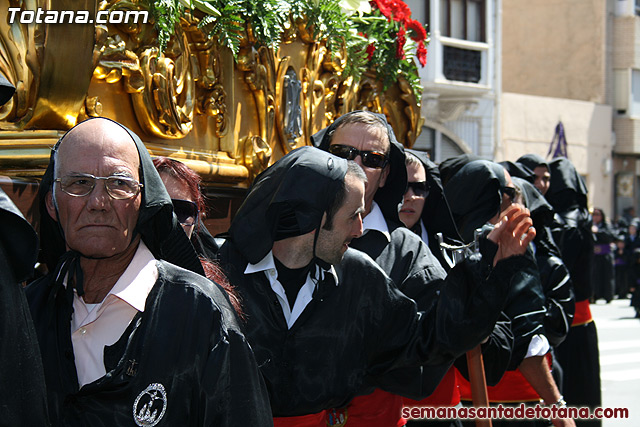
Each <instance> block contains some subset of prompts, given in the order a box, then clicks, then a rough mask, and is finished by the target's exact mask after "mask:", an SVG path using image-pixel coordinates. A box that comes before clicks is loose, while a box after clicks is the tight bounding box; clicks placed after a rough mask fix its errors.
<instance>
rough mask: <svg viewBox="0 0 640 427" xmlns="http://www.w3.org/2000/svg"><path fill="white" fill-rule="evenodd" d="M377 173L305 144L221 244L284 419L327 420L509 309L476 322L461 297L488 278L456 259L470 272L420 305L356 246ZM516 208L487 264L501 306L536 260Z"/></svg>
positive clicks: (473, 339) (255, 191)
mask: <svg viewBox="0 0 640 427" xmlns="http://www.w3.org/2000/svg"><path fill="white" fill-rule="evenodd" d="M367 178H368V177H367ZM365 182H366V179H365V175H364V173H363V172H362V171H359V167H358V166H357V165H355V164H354V162H349V161H347V160H345V159H341V158H339V157H336V156H333V155H331V154H329V153H326V152H323V151H320V150H317V149H315V148H312V147H302V148H299V149H297V150H294V151H292V152H291V153H289V154H288V155H286V156H285V157H283V158H282V159H280V160H279V161H278V162H276V163H275V164H273V165H272V166H271V167H270V168H268V169H267V170H266V171H265V172H263V173H262V174H260V175H259V176H258V177H257V178H256V180H255V181H254V183H253V186H252V187H251V190H250V192H249V194H248V195H247V198H246V199H245V201H244V203H243V204H242V206H241V207H240V209H239V210H238V213H237V215H236V217H235V218H234V219H233V222H232V223H231V228H230V229H229V239H228V240H227V241H226V243H225V244H224V245H223V246H222V248H221V250H220V261H221V264H222V266H223V268H224V269H225V271H226V272H227V274H228V277H229V280H230V282H231V283H233V284H234V285H235V286H236V287H237V289H238V291H239V293H240V294H241V296H242V299H243V302H244V308H245V312H246V315H247V319H248V321H247V324H246V333H247V336H248V339H249V342H250V343H251V345H252V347H253V349H254V351H255V354H256V359H257V361H258V365H259V366H260V370H261V372H262V374H263V376H264V378H265V381H266V384H267V388H268V390H269V396H270V401H271V407H272V410H273V413H274V415H275V416H276V417H277V418H276V419H275V425H276V426H292V425H305V426H307V425H308V426H325V413H324V412H325V410H326V409H329V408H335V407H343V406H345V405H347V404H348V403H349V401H350V400H351V399H353V397H354V396H356V395H357V394H358V393H362V392H363V391H372V390H373V388H374V387H375V386H377V385H378V384H379V382H380V381H381V379H382V378H383V377H384V376H385V374H388V373H389V372H391V371H392V370H393V369H395V368H397V367H402V366H419V365H422V364H424V363H447V362H449V361H451V360H453V358H454V357H455V356H456V355H459V354H461V353H463V352H465V351H466V350H468V349H470V348H472V347H473V346H474V345H475V344H477V343H478V342H480V341H481V340H482V339H484V338H485V337H486V336H487V335H488V334H489V332H490V331H491V329H492V327H493V324H494V323H495V320H496V319H497V317H498V315H499V310H497V311H492V310H486V311H482V313H478V315H477V317H474V320H473V321H472V322H471V323H470V322H469V318H468V317H466V316H464V315H463V313H466V312H467V310H469V309H470V308H473V309H475V307H469V305H467V304H465V303H464V302H462V303H461V302H460V301H459V300H458V299H457V298H458V296H457V295H463V298H462V301H464V296H465V295H468V294H473V293H475V292H477V288H476V286H475V284H473V283H472V284H469V283H466V282H465V281H464V280H463V279H462V277H461V276H464V274H465V273H464V271H461V270H456V269H454V273H453V274H454V275H459V276H458V280H457V281H452V283H451V286H448V287H447V288H446V289H443V290H442V295H441V297H440V299H439V301H438V303H437V304H435V305H434V306H432V307H430V308H429V309H427V310H425V311H424V312H418V311H417V310H416V306H415V303H414V302H413V301H412V300H410V299H409V298H407V297H406V296H405V295H403V294H402V293H401V292H399V291H398V290H397V289H396V287H395V286H394V285H393V283H392V281H391V280H390V279H389V277H388V276H387V275H386V274H385V273H384V272H383V271H382V270H381V269H380V267H379V266H378V265H377V264H376V263H374V262H373V261H372V260H371V259H370V258H369V257H368V256H367V255H366V254H364V253H362V252H360V251H356V250H353V249H350V248H349V244H350V242H351V241H352V240H353V239H355V238H357V237H359V236H360V235H361V234H362V215H363V212H365V209H366V207H365V206H366V205H365V197H366V196H365ZM311 189H313V190H312V191H310V190H311ZM343 189H344V191H345V193H344V200H343V202H342V203H337V202H336V198H337V197H336V195H339V194H340V193H341V192H342V191H343ZM338 199H339V198H338ZM328 213H332V215H331V216H332V217H333V218H332V221H331V222H332V224H331V227H328V226H327V222H328V220H327V218H328V216H329V215H328ZM506 215H507V216H508V218H507V219H506V220H505V221H504V222H503V223H502V224H501V226H499V227H498V228H497V229H496V233H495V235H494V236H492V237H494V238H495V239H496V242H499V244H500V247H501V248H502V250H503V252H502V255H501V256H502V257H503V258H504V259H503V258H498V259H496V261H498V260H500V261H499V262H498V264H497V265H496V267H495V268H494V269H491V268H490V266H486V267H487V268H486V269H485V270H483V274H486V275H488V276H490V278H491V279H492V280H493V286H491V287H490V288H489V289H487V290H486V292H487V293H486V297H487V300H489V301H492V303H495V304H496V305H498V306H500V305H501V304H502V303H503V302H504V298H505V295H506V293H507V291H508V288H509V282H510V272H512V271H517V270H520V269H522V268H525V267H526V264H527V263H528V261H527V260H525V259H524V258H523V257H520V256H514V255H518V254H520V253H521V251H523V250H524V247H522V245H525V246H526V244H528V241H529V240H530V239H531V238H533V235H534V234H535V233H534V232H533V231H530V230H529V227H530V222H529V220H528V218H527V215H526V212H525V211H524V210H522V209H519V208H514V210H512V211H510V212H508V213H507V214H506ZM523 234H525V237H524V240H521V239H520V236H522V235H523ZM514 236H518V237H517V238H514ZM453 294H455V295H456V296H455V297H452V295H453ZM476 321H477V323H476ZM462 331H465V333H464V334H463V333H462Z"/></svg>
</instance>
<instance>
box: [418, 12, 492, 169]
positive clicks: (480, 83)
mask: <svg viewBox="0 0 640 427" xmlns="http://www.w3.org/2000/svg"><path fill="white" fill-rule="evenodd" d="M407 4H408V5H409V7H410V8H411V10H412V17H413V18H414V19H417V20H419V21H421V22H424V23H426V26H427V31H428V32H429V33H430V37H431V41H430V43H429V53H428V59H427V65H426V67H424V68H422V69H421V71H420V77H421V80H422V85H423V87H424V93H423V96H422V115H423V117H424V118H425V123H424V126H423V128H422V133H421V135H420V136H419V137H418V139H417V141H416V143H415V145H414V148H416V149H420V150H424V151H428V152H429V153H430V154H431V158H432V159H433V160H434V161H436V162H440V161H442V160H444V159H446V158H448V157H452V156H456V155H458V154H462V153H473V154H477V155H480V156H482V157H486V158H493V157H494V150H495V144H494V141H496V140H497V138H498V135H497V133H496V129H498V126H497V120H498V118H499V114H498V111H499V104H498V102H499V97H498V96H497V94H498V93H500V66H499V59H500V58H499V55H497V53H498V52H499V50H500V49H499V40H500V37H499V28H500V20H499V15H498V12H499V5H500V0H408V1H407Z"/></svg>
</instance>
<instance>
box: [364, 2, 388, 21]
mask: <svg viewBox="0 0 640 427" xmlns="http://www.w3.org/2000/svg"><path fill="white" fill-rule="evenodd" d="M392 1H393V0H371V1H370V2H369V3H370V4H371V6H373V7H376V8H378V9H379V10H380V13H382V15H384V16H386V17H387V18H388V17H390V16H391V2H392Z"/></svg>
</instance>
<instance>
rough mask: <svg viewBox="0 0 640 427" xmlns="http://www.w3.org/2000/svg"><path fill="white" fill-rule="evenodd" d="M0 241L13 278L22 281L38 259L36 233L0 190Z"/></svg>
mask: <svg viewBox="0 0 640 427" xmlns="http://www.w3.org/2000/svg"><path fill="white" fill-rule="evenodd" d="M0 222H1V223H2V227H0V242H1V243H2V246H3V247H4V248H5V250H4V253H5V256H6V257H7V261H8V265H10V266H11V267H12V269H13V273H14V278H15V279H16V280H17V281H18V282H22V281H24V280H27V279H29V278H30V277H31V275H32V273H33V268H34V266H35V264H36V261H37V259H38V235H37V234H36V231H35V230H34V229H33V227H32V226H31V224H29V222H28V221H27V220H26V219H24V217H23V216H22V213H21V212H20V210H18V208H17V207H16V205H14V204H13V202H12V201H11V199H10V198H9V196H7V195H6V194H5V192H4V191H2V190H0Z"/></svg>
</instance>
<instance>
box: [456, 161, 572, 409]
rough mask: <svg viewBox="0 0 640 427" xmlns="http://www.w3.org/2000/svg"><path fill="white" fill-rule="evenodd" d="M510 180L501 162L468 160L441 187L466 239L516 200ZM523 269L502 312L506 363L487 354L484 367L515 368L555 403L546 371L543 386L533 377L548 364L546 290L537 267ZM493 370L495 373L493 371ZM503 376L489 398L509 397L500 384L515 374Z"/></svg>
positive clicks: (521, 397)
mask: <svg viewBox="0 0 640 427" xmlns="http://www.w3.org/2000/svg"><path fill="white" fill-rule="evenodd" d="M510 181H511V177H510V176H509V175H507V174H506V173H505V169H504V168H503V167H502V166H501V165H499V164H497V163H494V162H490V161H486V160H476V161H472V162H469V163H467V164H465V165H464V166H462V167H461V168H459V169H458V172H457V173H455V174H454V175H452V176H451V178H450V179H449V181H448V182H447V184H446V185H445V187H444V189H445V195H446V196H447V199H448V200H449V205H450V206H451V209H452V211H453V215H454V218H455V219H456V222H457V224H458V226H459V227H460V230H461V234H462V237H463V239H464V240H465V242H467V243H470V242H472V241H473V239H474V230H476V229H478V228H481V227H483V226H484V225H485V224H487V223H489V222H492V223H496V222H497V220H498V213H499V212H500V211H501V210H505V206H509V205H511V203H512V202H514V201H515V195H516V194H517V192H516V191H515V188H514V187H513V183H512V182H510ZM529 255H531V256H532V255H533V254H532V253H531V254H529ZM527 273H528V274H527V275H523V276H521V280H519V281H517V282H515V283H514V284H513V286H512V289H511V292H510V294H509V298H508V301H507V305H506V306H505V307H504V312H505V314H506V315H507V316H508V317H509V318H510V319H511V321H512V323H511V327H512V331H513V335H514V347H513V351H512V355H511V360H510V361H509V364H508V365H507V366H504V365H502V366H501V365H500V363H496V361H492V360H491V357H488V358H485V362H486V365H485V368H486V370H487V371H489V372H488V376H490V377H495V376H496V374H498V373H499V372H500V371H501V370H502V371H503V372H504V369H507V370H508V371H514V370H515V369H516V368H519V370H520V372H521V373H522V375H524V377H525V378H526V379H527V380H528V382H529V383H530V384H531V386H532V387H533V388H534V389H535V392H537V393H539V394H540V397H542V398H543V399H545V401H547V402H548V403H555V402H556V401H557V400H558V398H559V397H560V394H559V392H558V390H557V388H555V384H554V383H553V379H552V378H551V377H550V376H546V377H544V381H545V384H544V385H543V386H542V387H537V384H535V381H536V380H537V379H540V378H541V375H540V374H541V373H546V374H548V366H546V367H545V366H544V363H545V361H544V355H545V354H546V353H547V352H548V350H549V344H548V341H547V338H546V336H545V330H544V316H545V295H544V291H543V288H542V285H541V283H540V277H539V274H538V271H537V269H534V270H530V271H528V272H527ZM483 351H491V349H488V348H486V347H483ZM492 370H496V372H491V371H492ZM507 375H508V376H507V377H505V378H503V380H501V383H499V384H498V385H497V386H496V388H491V389H490V390H489V398H490V400H491V401H496V402H499V401H505V400H506V399H509V398H508V395H509V390H506V391H507V393H506V396H505V390H504V389H503V387H504V385H505V384H507V382H505V381H511V378H512V376H513V375H516V376H517V375H519V374H514V373H513V372H508V373H507ZM552 383H553V384H552ZM547 387H553V388H555V390H554V391H553V393H550V394H547V395H543V391H546V390H547ZM516 399H517V400H520V399H522V400H525V399H526V400H529V399H531V400H537V399H538V397H537V396H536V395H535V393H534V394H532V395H531V397H527V396H525V395H524V394H523V395H522V396H520V395H518V396H515V395H513V396H512V398H511V399H509V400H511V401H513V400H516ZM552 399H555V400H552Z"/></svg>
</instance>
